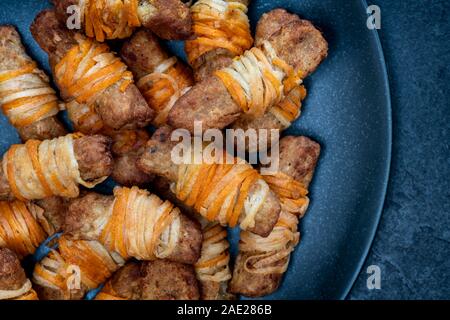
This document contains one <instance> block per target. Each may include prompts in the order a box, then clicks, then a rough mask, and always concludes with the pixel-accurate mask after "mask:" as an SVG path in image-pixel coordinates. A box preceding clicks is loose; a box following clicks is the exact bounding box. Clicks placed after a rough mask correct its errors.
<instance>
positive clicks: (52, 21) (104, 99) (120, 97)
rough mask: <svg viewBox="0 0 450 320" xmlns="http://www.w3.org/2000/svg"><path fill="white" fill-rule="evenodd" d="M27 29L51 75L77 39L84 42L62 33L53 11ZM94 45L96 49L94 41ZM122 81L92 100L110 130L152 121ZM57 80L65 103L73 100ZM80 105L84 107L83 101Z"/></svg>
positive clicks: (42, 14) (137, 95)
mask: <svg viewBox="0 0 450 320" xmlns="http://www.w3.org/2000/svg"><path fill="white" fill-rule="evenodd" d="M30 29H31V33H32V34H33V37H34V38H35V40H36V41H37V42H38V44H39V45H40V46H41V48H42V49H43V50H44V51H45V52H47V54H48V55H49V61H50V65H51V67H52V71H53V74H55V72H56V69H57V66H58V63H59V62H60V61H61V60H62V59H63V58H64V57H65V56H66V55H67V54H68V52H69V51H70V50H71V49H72V48H73V47H75V46H76V45H78V42H77V38H78V39H81V40H80V41H85V39H86V38H85V37H83V36H82V35H80V34H79V33H75V32H73V31H70V30H68V29H65V28H64V27H63V26H62V25H60V24H59V22H58V20H57V19H56V15H55V12H54V11H53V10H44V11H42V12H40V13H39V14H38V15H37V16H36V18H35V20H34V21H33V23H32V25H31V28H30ZM93 43H94V45H98V43H96V42H95V41H94V42H93ZM124 75H125V73H124ZM123 79H125V78H123ZM123 79H122V80H118V81H116V82H115V83H114V84H111V85H109V86H108V87H106V89H103V90H99V92H98V93H97V94H96V95H95V96H94V97H93V98H92V99H93V101H92V103H93V105H94V106H95V110H96V111H97V113H98V114H99V116H100V117H101V119H102V120H103V122H104V123H105V124H106V125H107V126H108V127H110V128H113V129H133V128H139V127H144V126H146V125H147V124H148V123H149V122H150V121H151V120H152V119H153V116H154V112H153V110H152V109H151V108H149V106H148V105H147V103H146V102H145V100H144V98H143V97H142V95H141V94H140V92H139V90H138V89H137V88H136V86H135V85H134V84H132V83H130V84H128V85H126V86H125V88H124V87H122V85H124V81H125V80H123ZM56 80H57V82H58V86H59V89H60V90H61V95H62V97H63V98H64V99H65V100H66V102H70V101H71V100H73V99H74V97H73V96H72V94H70V93H69V92H68V91H67V88H66V86H65V85H62V84H61V82H60V81H58V79H56ZM121 87H122V88H121ZM79 102H80V103H84V101H79Z"/></svg>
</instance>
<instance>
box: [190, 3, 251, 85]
mask: <svg viewBox="0 0 450 320" xmlns="http://www.w3.org/2000/svg"><path fill="white" fill-rule="evenodd" d="M230 2H233V4H232V6H234V5H235V3H236V2H238V3H241V4H242V5H244V6H245V7H244V8H243V10H241V9H237V8H231V7H228V6H229V5H230V4H229V3H230ZM249 2H250V0H237V1H228V0H226V1H224V2H223V4H224V5H225V6H226V9H225V13H224V16H223V18H224V19H223V20H221V19H220V18H219V17H217V16H216V17H215V20H214V21H211V22H210V23H211V24H214V25H215V27H216V28H217V29H219V30H220V31H223V32H225V33H226V34H228V33H229V32H230V31H233V29H234V31H236V29H235V28H236V22H237V21H239V22H240V23H241V24H243V25H246V26H247V27H246V28H244V29H243V30H244V34H245V35H240V36H239V39H240V40H241V41H242V40H243V38H244V36H245V37H246V38H247V41H246V42H242V44H240V45H237V43H233V41H232V40H230V39H229V38H219V39H218V38H217V37H215V39H214V40H215V41H218V40H220V41H223V42H225V43H226V44H227V45H228V44H233V45H235V46H236V47H239V50H240V53H243V52H244V51H245V50H247V49H250V47H251V46H252V43H253V39H252V35H251V31H250V24H249V20H248V17H247V15H246V10H247V7H248V5H249ZM220 3H222V2H220ZM194 10H195V11H196V10H200V12H203V15H205V14H206V15H207V14H208V11H209V10H212V9H210V8H209V7H208V1H202V2H200V1H198V2H197V3H196V4H194V6H192V7H191V15H192V16H193V19H192V20H193V25H194V27H193V33H194V36H193V38H194V39H192V40H187V41H186V44H185V51H186V54H187V56H188V60H189V62H190V64H191V66H192V68H193V69H194V76H195V81H196V82H199V81H201V80H203V79H206V78H207V77H209V76H210V75H212V74H213V73H214V71H216V70H219V69H222V68H225V67H227V66H229V65H230V64H231V62H232V61H233V58H234V57H235V56H236V55H238V54H239V53H238V52H235V51H231V50H230V49H229V48H225V47H226V45H224V44H223V43H221V44H210V45H204V44H201V43H199V40H198V38H201V37H204V36H205V34H204V32H199V31H198V30H197V24H198V25H200V26H203V27H204V24H205V21H202V18H201V17H199V18H198V17H197V15H196V13H194V12H193V11H194ZM213 12H214V13H215V14H217V13H218V11H216V10H213ZM237 17H239V18H237ZM209 19H210V18H209ZM235 19H237V20H235ZM228 36H235V35H234V34H233V35H231V34H229V35H228ZM200 47H201V49H200Z"/></svg>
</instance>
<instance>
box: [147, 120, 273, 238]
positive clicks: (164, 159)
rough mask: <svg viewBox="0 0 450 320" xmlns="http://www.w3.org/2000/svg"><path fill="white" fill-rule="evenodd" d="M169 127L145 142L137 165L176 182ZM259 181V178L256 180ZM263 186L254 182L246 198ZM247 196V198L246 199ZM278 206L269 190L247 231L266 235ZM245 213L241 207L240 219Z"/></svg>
mask: <svg viewBox="0 0 450 320" xmlns="http://www.w3.org/2000/svg"><path fill="white" fill-rule="evenodd" d="M171 132H172V131H171V129H170V128H168V127H161V128H160V129H158V130H157V131H156V132H155V133H154V135H153V136H152V139H151V140H149V141H148V143H147V149H146V151H145V152H144V154H143V155H142V157H141V159H140V160H139V161H138V166H139V167H140V168H141V170H143V171H145V172H148V173H154V174H156V175H159V176H163V177H164V178H166V179H168V180H170V181H171V182H177V180H178V165H177V164H175V163H174V162H173V161H172V160H171V150H172V148H173V147H174V146H175V145H176V144H177V142H173V141H171V138H170V136H171ZM258 181H259V180H258ZM263 187H264V186H261V185H259V184H258V183H254V184H252V185H251V187H250V190H249V193H248V198H251V197H253V196H254V195H256V194H258V193H260V192H261V190H262V188H263ZM248 198H247V199H248ZM279 211H280V206H279V203H278V199H277V197H276V196H275V195H274V194H273V192H271V191H270V190H269V191H268V193H267V196H266V199H265V201H264V202H263V203H262V205H261V206H260V208H259V210H258V211H257V214H256V215H255V217H254V219H255V221H254V225H253V226H250V227H249V229H248V230H249V231H252V232H254V233H257V234H259V235H261V236H267V235H268V234H269V233H270V231H271V230H272V228H273V226H274V225H275V223H276V220H277V219H278V215H279ZM242 213H246V211H245V209H242V211H241V214H240V221H242V220H241V219H243V218H244V217H243V216H245V214H242Z"/></svg>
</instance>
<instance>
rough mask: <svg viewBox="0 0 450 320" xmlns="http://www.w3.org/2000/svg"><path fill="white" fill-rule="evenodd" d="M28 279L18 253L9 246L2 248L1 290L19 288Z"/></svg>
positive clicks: (0, 258) (0, 262)
mask: <svg viewBox="0 0 450 320" xmlns="http://www.w3.org/2000/svg"><path fill="white" fill-rule="evenodd" d="M26 281H27V277H26V275H25V271H24V270H23V268H22V266H21V265H20V261H19V258H18V257H17V255H16V254H15V253H14V252H13V251H11V250H9V249H8V248H0V290H18V289H20V288H21V287H22V286H23V285H24V284H25V282H26Z"/></svg>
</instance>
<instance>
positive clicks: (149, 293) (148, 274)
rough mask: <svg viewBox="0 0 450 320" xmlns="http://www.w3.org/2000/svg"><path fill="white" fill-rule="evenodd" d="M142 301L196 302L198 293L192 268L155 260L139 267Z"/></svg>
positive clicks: (198, 296)
mask: <svg viewBox="0 0 450 320" xmlns="http://www.w3.org/2000/svg"><path fill="white" fill-rule="evenodd" d="M141 274H142V277H143V278H142V296H141V298H142V299H143V300H198V299H199V298H200V293H199V289H198V283H197V279H196V277H195V271H194V267H193V266H191V265H187V264H182V263H177V262H169V261H165V260H155V261H148V262H144V263H143V264H142V266H141Z"/></svg>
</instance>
